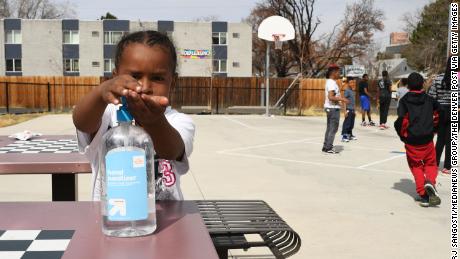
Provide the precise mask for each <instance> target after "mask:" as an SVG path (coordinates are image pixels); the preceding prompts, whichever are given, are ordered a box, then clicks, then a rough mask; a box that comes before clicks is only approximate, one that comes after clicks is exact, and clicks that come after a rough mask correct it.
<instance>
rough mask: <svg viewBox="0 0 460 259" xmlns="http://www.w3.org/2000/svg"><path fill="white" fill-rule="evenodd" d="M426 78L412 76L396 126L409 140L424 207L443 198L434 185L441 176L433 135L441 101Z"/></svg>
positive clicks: (409, 153)
mask: <svg viewBox="0 0 460 259" xmlns="http://www.w3.org/2000/svg"><path fill="white" fill-rule="evenodd" d="M423 83H424V82H423V77H422V76H421V75H420V74H418V73H412V74H410V75H409V78H408V85H409V92H408V93H407V94H406V95H404V97H403V98H402V99H401V100H400V102H399V106H398V119H397V120H396V122H395V124H394V126H395V129H396V132H397V133H398V135H399V137H400V139H401V140H402V141H403V142H404V143H405V148H406V155H407V162H408V164H409V168H410V170H411V172H412V174H413V175H414V179H415V187H416V191H417V193H418V194H419V195H420V197H418V198H417V199H416V200H417V201H419V202H420V206H422V207H428V206H437V205H439V204H441V199H440V198H439V195H438V193H437V191H436V188H435V187H434V186H435V184H436V177H437V175H438V172H437V165H436V151H435V149H434V144H433V137H434V134H435V132H436V128H437V124H438V120H439V116H438V111H439V104H438V102H436V101H435V100H434V99H433V98H432V97H430V96H428V95H427V94H426V93H425V92H423V91H422V89H423Z"/></svg>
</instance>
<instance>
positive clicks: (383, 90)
mask: <svg viewBox="0 0 460 259" xmlns="http://www.w3.org/2000/svg"><path fill="white" fill-rule="evenodd" d="M391 85H392V83H391V80H390V77H389V75H388V71H383V72H382V79H381V80H379V82H378V87H377V89H378V92H379V95H378V96H379V108H380V109H379V110H380V125H379V128H380V129H381V130H384V129H388V128H389V127H388V126H387V118H388V110H389V109H390V103H391Z"/></svg>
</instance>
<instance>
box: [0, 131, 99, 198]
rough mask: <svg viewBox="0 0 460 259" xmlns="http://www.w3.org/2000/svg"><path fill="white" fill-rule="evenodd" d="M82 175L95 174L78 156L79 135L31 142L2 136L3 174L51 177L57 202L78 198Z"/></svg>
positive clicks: (0, 141)
mask: <svg viewBox="0 0 460 259" xmlns="http://www.w3.org/2000/svg"><path fill="white" fill-rule="evenodd" d="M80 173H91V166H90V164H89V161H88V159H87V158H86V157H85V156H84V155H82V154H80V153H78V147H77V142H76V138H75V136H72V135H60V136H53V135H49V136H46V135H45V136H40V137H36V138H33V139H32V140H28V141H18V140H15V139H13V138H9V137H8V136H0V175H1V174H51V179H52V200H53V201H75V200H76V199H77V191H78V186H77V180H76V174H80Z"/></svg>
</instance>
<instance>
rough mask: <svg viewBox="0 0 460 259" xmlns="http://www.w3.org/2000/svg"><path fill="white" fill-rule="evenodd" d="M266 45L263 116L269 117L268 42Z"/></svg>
mask: <svg viewBox="0 0 460 259" xmlns="http://www.w3.org/2000/svg"><path fill="white" fill-rule="evenodd" d="M266 43H267V55H266V56H265V115H266V116H267V117H270V110H269V107H270V87H269V86H270V42H269V41H266Z"/></svg>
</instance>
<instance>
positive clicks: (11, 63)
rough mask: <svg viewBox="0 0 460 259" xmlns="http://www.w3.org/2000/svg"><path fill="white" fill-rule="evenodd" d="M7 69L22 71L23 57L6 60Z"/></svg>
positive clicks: (9, 70)
mask: <svg viewBox="0 0 460 259" xmlns="http://www.w3.org/2000/svg"><path fill="white" fill-rule="evenodd" d="M6 71H7V72H21V71H22V62H21V59H7V60H6Z"/></svg>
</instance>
